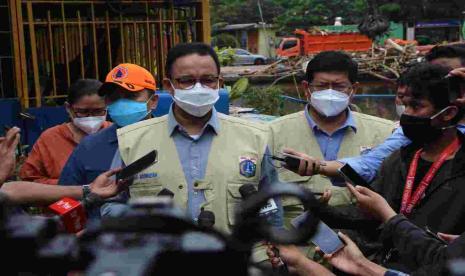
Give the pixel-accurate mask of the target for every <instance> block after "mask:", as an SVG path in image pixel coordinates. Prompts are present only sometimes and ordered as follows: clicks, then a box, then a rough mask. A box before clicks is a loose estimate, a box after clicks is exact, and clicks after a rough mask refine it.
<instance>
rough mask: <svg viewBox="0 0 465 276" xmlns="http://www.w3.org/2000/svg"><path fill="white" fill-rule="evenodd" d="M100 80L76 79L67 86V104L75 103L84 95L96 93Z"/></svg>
mask: <svg viewBox="0 0 465 276" xmlns="http://www.w3.org/2000/svg"><path fill="white" fill-rule="evenodd" d="M100 86H102V82H100V81H99V80H96V79H78V80H77V81H75V82H74V83H73V84H72V85H71V86H70V87H69V88H68V98H67V101H68V103H69V104H71V105H72V104H75V103H77V102H78V101H79V100H80V99H81V98H82V97H84V96H91V95H98V90H99V89H100Z"/></svg>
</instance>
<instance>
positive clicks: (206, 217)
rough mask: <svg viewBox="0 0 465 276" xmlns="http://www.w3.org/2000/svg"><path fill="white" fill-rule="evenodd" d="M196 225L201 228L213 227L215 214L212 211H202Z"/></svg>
mask: <svg viewBox="0 0 465 276" xmlns="http://www.w3.org/2000/svg"><path fill="white" fill-rule="evenodd" d="M197 224H198V225H199V226H200V227H202V228H212V227H213V225H215V214H214V213H213V212H212V211H205V210H202V211H201V212H200V214H199V217H198V218H197Z"/></svg>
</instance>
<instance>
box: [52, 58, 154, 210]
mask: <svg viewBox="0 0 465 276" xmlns="http://www.w3.org/2000/svg"><path fill="white" fill-rule="evenodd" d="M155 89H156V85H155V78H154V77H153V75H152V74H151V73H150V72H149V71H147V70H146V69H144V68H142V67H140V66H138V65H135V64H127V63H126V64H120V65H118V66H116V67H115V68H113V69H112V70H111V71H110V73H108V75H107V77H106V80H105V83H104V84H103V85H102V86H101V87H100V89H99V90H98V93H99V95H100V96H105V102H106V104H107V108H108V115H109V116H110V117H111V119H112V121H113V125H112V126H110V127H108V128H106V129H104V130H102V131H100V132H99V133H96V134H95V135H91V136H89V137H86V138H85V139H83V140H82V142H81V143H80V144H79V145H78V146H77V147H76V149H75V150H74V152H73V153H72V154H71V156H70V157H69V159H68V162H67V163H66V165H65V166H64V168H63V171H62V172H61V175H60V179H59V182H58V183H59V184H60V185H81V184H83V183H91V182H93V181H94V180H95V178H97V176H99V175H100V174H102V173H104V172H106V171H108V170H109V169H111V168H119V167H121V158H120V157H119V153H118V151H117V149H118V139H117V137H116V131H117V129H118V128H121V127H124V126H127V125H129V124H132V123H136V122H138V121H141V120H144V119H146V118H150V117H151V111H152V109H154V108H155V107H156V106H157V103H158V95H156V94H155ZM98 213H99V212H96V213H95V214H98Z"/></svg>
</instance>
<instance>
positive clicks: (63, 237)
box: [0, 183, 319, 276]
mask: <svg viewBox="0 0 465 276" xmlns="http://www.w3.org/2000/svg"><path fill="white" fill-rule="evenodd" d="M274 186H275V187H272V188H269V189H262V190H261V191H259V192H257V193H255V194H253V195H252V196H250V197H249V198H247V199H246V200H244V201H243V203H242V206H241V208H240V210H238V212H237V214H236V222H237V223H236V225H235V226H234V227H233V229H232V234H231V235H225V234H224V233H221V232H219V231H216V230H214V229H212V228H206V227H201V226H199V225H197V224H196V223H194V222H193V221H192V219H191V218H189V217H188V216H187V215H186V213H185V212H184V211H183V210H181V209H179V208H176V207H173V206H172V204H169V203H168V202H167V201H166V198H163V199H161V198H157V197H155V198H152V199H151V200H143V201H133V202H132V203H131V205H130V210H129V211H128V212H127V213H125V214H124V215H123V216H121V217H115V218H105V219H102V220H101V221H99V222H97V221H95V222H93V223H89V224H88V225H87V229H86V232H85V233H84V234H83V235H81V236H80V237H76V236H75V235H70V234H65V233H62V232H60V231H59V230H58V229H59V227H58V225H59V222H58V220H57V219H55V218H44V217H31V216H28V215H23V214H13V213H12V212H11V210H10V209H11V207H10V206H9V205H8V203H7V202H8V199H7V198H6V197H5V196H4V195H2V194H0V241H1V244H2V249H1V250H2V253H3V254H2V261H3V262H2V263H3V265H2V271H3V272H5V273H6V274H8V275H9V274H18V273H28V275H29V274H32V275H67V274H68V273H69V272H82V273H85V275H135V276H138V275H180V273H185V272H186V271H188V272H189V273H190V274H193V275H220V273H221V274H224V273H225V271H227V273H228V274H229V275H249V268H250V264H249V259H250V255H251V251H252V247H253V245H254V244H255V243H256V242H259V241H263V240H266V241H269V242H271V243H276V244H290V243H300V242H303V241H307V240H308V239H309V238H311V236H313V234H314V233H315V229H316V225H317V224H318V222H319V220H318V219H317V218H316V217H315V216H313V217H312V218H310V217H309V218H308V219H307V220H305V221H304V222H303V223H302V224H301V227H299V228H298V229H291V230H289V231H288V230H285V229H282V228H277V227H273V226H271V225H269V224H268V223H266V220H265V219H264V218H263V217H261V216H259V215H258V213H259V211H260V209H261V207H262V206H264V205H265V204H266V203H267V201H268V200H270V199H272V198H277V197H280V196H293V197H296V198H298V199H299V200H301V202H302V203H303V205H304V207H305V208H306V209H307V210H309V211H317V209H318V208H319V202H318V201H317V200H316V199H315V197H314V196H313V194H312V193H311V192H310V191H308V190H305V189H304V188H302V187H299V186H297V185H292V184H285V183H280V185H274ZM264 273H266V272H264ZM266 275H269V273H267V274H266Z"/></svg>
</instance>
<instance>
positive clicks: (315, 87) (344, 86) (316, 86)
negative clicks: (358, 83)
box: [309, 83, 352, 92]
mask: <svg viewBox="0 0 465 276" xmlns="http://www.w3.org/2000/svg"><path fill="white" fill-rule="evenodd" d="M309 88H310V90H311V91H312V92H315V91H321V90H326V89H334V90H336V91H341V92H349V91H350V90H351V89H352V85H347V84H334V85H333V84H331V83H327V84H310V85H309Z"/></svg>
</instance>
